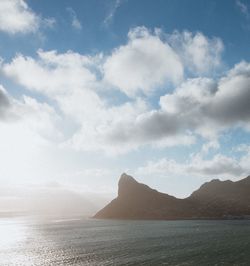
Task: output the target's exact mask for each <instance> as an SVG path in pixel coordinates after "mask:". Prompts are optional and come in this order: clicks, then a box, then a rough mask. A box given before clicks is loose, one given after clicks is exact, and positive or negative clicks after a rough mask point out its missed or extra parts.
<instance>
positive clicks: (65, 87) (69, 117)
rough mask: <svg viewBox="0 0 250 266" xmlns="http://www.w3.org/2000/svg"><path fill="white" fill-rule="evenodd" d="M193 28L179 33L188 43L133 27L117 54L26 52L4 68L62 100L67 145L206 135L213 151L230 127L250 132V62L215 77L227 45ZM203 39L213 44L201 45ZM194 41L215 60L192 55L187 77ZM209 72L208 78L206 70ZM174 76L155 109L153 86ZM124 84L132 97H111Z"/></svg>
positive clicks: (130, 145)
mask: <svg viewBox="0 0 250 266" xmlns="http://www.w3.org/2000/svg"><path fill="white" fill-rule="evenodd" d="M176 34H177V33H174V34H173V36H174V35H175V37H174V38H173V39H175V41H176ZM186 34H187V33H182V34H179V33H178V34H177V35H178V38H177V40H178V42H180V41H181V42H183V45H182V46H181V47H182V48H180V47H179V46H176V47H175V48H174V47H172V45H173V43H174V42H175V41H173V40H171V41H169V36H165V37H164V34H163V32H162V31H159V30H158V31H157V30H155V32H154V33H151V32H150V31H149V30H148V29H146V28H143V27H140V28H135V29H133V30H131V31H130V32H129V40H128V43H127V44H125V45H123V46H120V47H118V48H116V49H115V50H113V52H112V53H111V55H104V54H96V55H92V56H89V55H81V54H79V53H74V52H72V51H68V52H66V53H61V54H60V53H58V52H57V51H47V52H46V51H42V50H40V51H38V56H37V58H32V57H25V56H23V55H20V54H19V55H17V56H16V57H15V58H13V60H12V61H11V62H9V63H3V64H2V72H3V73H4V75H5V76H6V77H8V78H10V79H12V80H14V81H15V82H16V83H17V84H19V85H22V86H23V87H24V88H25V89H26V90H30V91H35V92H37V93H40V94H43V95H45V96H46V97H47V98H48V99H50V102H53V104H55V105H56V107H57V108H56V111H55V113H57V115H58V116H59V117H60V119H59V120H61V121H63V122H62V123H64V128H65V127H67V128H69V130H67V131H68V132H67V133H65V136H64V137H62V140H61V145H62V147H71V148H74V149H76V150H94V151H104V152H105V153H107V154H115V153H126V152H129V151H131V150H135V149H139V148H140V147H142V146H145V145H151V146H152V147H155V148H159V147H167V146H176V145H192V144H193V143H195V141H196V138H197V137H202V138H205V139H206V140H208V141H209V142H210V143H211V144H210V145H209V146H207V147H204V152H205V150H208V149H209V148H210V147H214V146H217V147H218V145H219V144H218V141H217V139H218V136H219V135H220V134H222V133H223V132H224V131H225V130H228V129H231V128H235V127H240V128H243V129H245V130H250V126H249V124H250V119H249V117H250V105H249V102H250V93H249V92H250V89H249V84H250V64H249V63H247V62H244V61H242V62H240V63H238V64H236V65H235V66H234V67H233V68H232V69H231V70H229V71H228V72H226V73H224V74H223V75H221V76H220V77H218V78H216V79H215V78H213V77H212V76H210V77H209V75H208V72H207V71H211V69H213V68H214V67H217V65H218V64H220V60H219V59H218V61H217V63H216V64H215V65H213V64H212V63H211V62H212V58H214V60H215V62H216V58H217V57H219V54H220V49H218V51H217V52H216V51H215V52H214V53H212V52H211V50H212V49H214V50H216V47H220V44H218V43H220V41H219V40H217V39H208V38H207V37H205V36H203V35H201V34H200V33H199V34H198V33H197V34H187V35H186ZM185 36H186V37H185ZM196 38H198V39H200V38H201V40H202V41H201V43H203V44H204V43H205V44H206V45H201V47H202V48H200V46H199V45H198V46H197V45H193V43H196V41H195V39H196ZM168 42H169V43H170V44H168ZM185 43H188V45H186V44H185ZM186 46H187V47H192V49H191V51H193V50H194V51H196V50H197V51H198V52H197V53H198V54H199V55H201V56H198V58H200V57H201V58H203V55H207V56H208V57H209V56H210V57H209V59H207V61H206V60H205V59H204V64H205V65H206V62H208V63H207V65H206V67H205V68H204V69H202V68H200V61H199V60H200V59H199V60H198V61H197V60H196V59H195V58H196V56H195V55H193V56H191V55H190V56H189V57H190V59H189V62H190V65H191V66H193V67H192V71H194V69H196V71H198V72H197V74H196V75H198V77H192V78H185V76H186V75H187V73H188V72H189V71H191V68H190V70H187V67H186V65H187V62H186V61H185V60H186V57H185V53H186V52H183V51H186V49H187V48H186ZM183 47H185V49H184V48H183ZM197 47H198V48H197ZM183 49H184V50H183ZM200 49H201V50H200ZM201 51H202V52H201ZM197 62H198V63H197ZM211 64H212V65H211ZM204 70H206V71H205V72H206V74H204V76H203V74H199V73H200V72H199V71H201V72H202V73H203V71H204ZM193 75H194V74H193ZM168 82H171V83H172V86H175V88H174V89H173V91H168V92H167V89H166V90H165V91H166V92H165V95H162V96H160V97H159V102H158V107H152V106H151V104H150V102H151V99H152V98H151V96H152V94H151V92H153V91H154V90H158V89H159V87H164V86H167V84H168ZM116 90H119V91H121V92H122V93H124V94H126V95H128V96H130V97H129V98H126V99H123V97H121V99H122V100H121V102H120V103H116V104H115V103H113V102H112V101H110V99H112V97H113V95H114V94H113V93H117V92H116ZM107 92H109V93H108V94H107ZM141 94H142V96H143V97H141ZM109 97H110V99H109ZM110 102H112V104H110ZM57 126H58V125H57ZM57 126H56V127H57ZM45 135H46V134H45Z"/></svg>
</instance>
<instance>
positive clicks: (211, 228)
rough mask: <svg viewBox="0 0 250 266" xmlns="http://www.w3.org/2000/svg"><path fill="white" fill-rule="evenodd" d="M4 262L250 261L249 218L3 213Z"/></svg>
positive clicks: (0, 250) (0, 245)
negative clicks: (7, 215) (45, 216)
mask: <svg viewBox="0 0 250 266" xmlns="http://www.w3.org/2000/svg"><path fill="white" fill-rule="evenodd" d="M0 265H1V266H2V265H4V266H5V265H6V266H7V265H11V266H12V265H18V266H21V265H23V266H29V265H32V266H38V265H39V266H40V265H46V266H47V265H53V266H54V265H93V266H95V265H156V266H157V265H183V266H184V265H185V266H186V265H194V266H202V265H209V266H210V265H250V221H249V220H232V221H230V220H224V221H203V220H202V221H118V220H95V219H83V218H79V217H76V218H74V219H73V218H72V219H66V218H64V219H59V218H53V219H52V218H51V219H37V218H34V217H18V218H1V219H0Z"/></svg>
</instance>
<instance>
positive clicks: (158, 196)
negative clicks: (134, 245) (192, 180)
mask: <svg viewBox="0 0 250 266" xmlns="http://www.w3.org/2000/svg"><path fill="white" fill-rule="evenodd" d="M230 215H233V216H241V215H250V177H247V178H245V179H243V180H240V181H238V182H232V181H224V182H222V181H219V180H212V181H211V182H209V183H205V184H204V185H202V186H201V187H200V188H199V189H198V190H197V191H195V192H194V193H193V194H192V195H191V196H190V197H188V198H186V199H177V198H175V197H173V196H170V195H168V194H164V193H160V192H158V191H157V190H154V189H151V188H150V187H148V186H147V185H144V184H141V183H138V182H137V181H136V180H135V179H134V178H133V177H132V176H129V175H127V174H122V175H121V177H120V180H119V183H118V197H117V198H115V199H114V200H113V201H111V202H110V203H109V204H108V205H107V206H106V207H104V208H103V209H102V210H100V211H99V212H98V213H97V214H96V215H95V216H94V218H102V219H156V220H157V219H158V220H159V219H160V220H170V219H196V218H197V219H199V218H210V219H212V218H218V219H220V218H223V217H225V216H230Z"/></svg>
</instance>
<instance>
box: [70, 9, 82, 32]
mask: <svg viewBox="0 0 250 266" xmlns="http://www.w3.org/2000/svg"><path fill="white" fill-rule="evenodd" d="M67 11H68V12H69V14H70V17H71V19H72V21H71V25H72V27H73V28H75V29H77V30H81V29H82V24H81V22H80V20H79V19H78V17H77V15H76V12H75V10H74V9H73V8H71V7H68V8H67Z"/></svg>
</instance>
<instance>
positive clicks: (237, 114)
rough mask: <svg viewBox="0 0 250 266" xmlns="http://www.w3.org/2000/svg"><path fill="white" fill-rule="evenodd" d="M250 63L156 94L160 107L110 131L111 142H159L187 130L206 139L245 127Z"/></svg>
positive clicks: (249, 120) (249, 98)
mask: <svg viewBox="0 0 250 266" xmlns="http://www.w3.org/2000/svg"><path fill="white" fill-rule="evenodd" d="M249 84H250V65H249V64H248V63H246V62H241V63H239V64H237V65H236V66H235V67H234V68H233V69H232V70H230V71H229V72H228V73H227V75H226V76H224V77H221V79H219V80H218V81H215V80H213V79H209V78H193V79H188V80H187V81H185V82H183V83H182V84H181V85H180V86H179V87H177V88H176V89H175V90H174V92H173V93H169V94H166V95H165V96H162V97H160V109H158V110H150V111H149V112H146V113H144V114H140V115H139V116H137V117H136V118H135V119H134V120H133V121H130V123H128V124H127V123H121V125H120V126H117V127H116V128H115V129H114V131H112V132H111V134H110V138H111V139H112V140H113V141H114V142H115V141H117V142H120V143H124V142H134V141H136V140H137V141H142V142H143V141H149V140H150V141H152V142H154V141H159V140H161V139H162V140H164V139H167V138H169V137H171V138H172V137H176V136H177V137H178V136H183V135H185V134H187V132H191V133H193V134H195V135H196V134H198V135H200V136H202V137H204V138H206V139H208V140H214V139H216V137H217V136H218V134H220V133H222V132H223V131H224V130H227V129H229V128H232V127H242V128H244V129H246V130H249V123H250V105H249V102H250V88H249Z"/></svg>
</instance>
